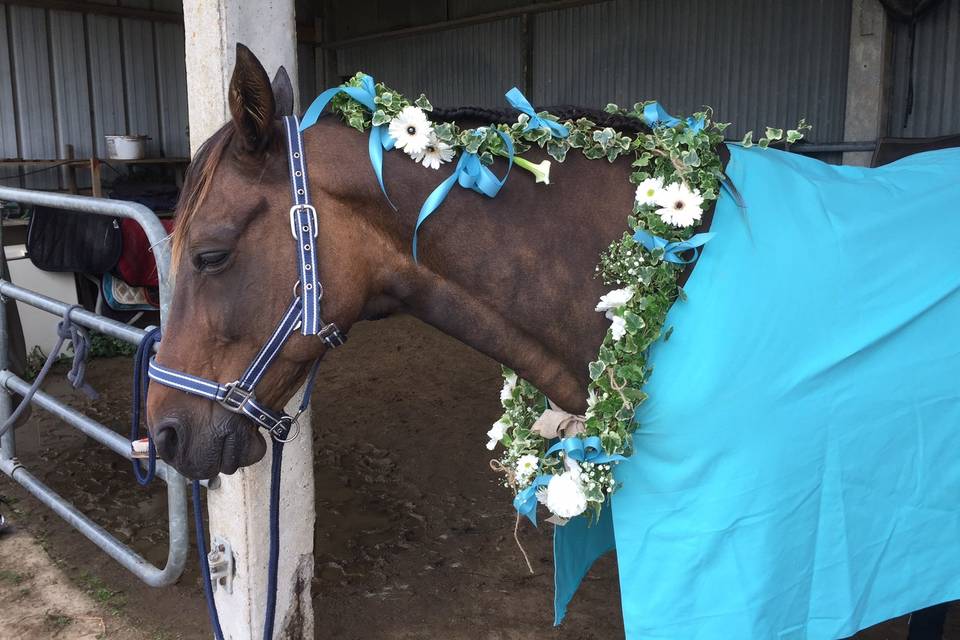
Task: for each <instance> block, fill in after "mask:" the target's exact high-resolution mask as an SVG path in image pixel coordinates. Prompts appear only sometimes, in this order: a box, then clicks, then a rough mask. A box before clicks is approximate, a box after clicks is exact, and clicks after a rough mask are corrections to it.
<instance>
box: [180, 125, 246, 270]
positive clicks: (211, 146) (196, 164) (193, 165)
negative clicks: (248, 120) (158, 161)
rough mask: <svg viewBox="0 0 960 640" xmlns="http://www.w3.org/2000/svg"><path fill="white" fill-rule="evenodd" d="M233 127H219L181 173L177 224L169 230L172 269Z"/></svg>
mask: <svg viewBox="0 0 960 640" xmlns="http://www.w3.org/2000/svg"><path fill="white" fill-rule="evenodd" d="M234 131H235V128H234V126H233V124H231V123H229V122H228V123H227V124H225V125H224V126H222V127H220V129H219V130H218V131H217V132H216V133H214V134H213V135H212V136H210V138H209V139H208V140H207V141H206V142H204V143H203V144H202V145H201V146H200V149H198V150H197V153H196V155H195V156H194V157H193V160H191V162H190V167H189V168H188V169H187V175H186V176H185V177H184V181H183V188H182V189H181V190H180V197H179V199H178V200H177V215H176V224H175V226H174V228H173V234H172V240H173V250H172V253H173V260H172V264H171V269H172V270H174V271H175V270H176V268H177V265H178V264H179V263H180V256H181V255H183V249H184V241H185V239H186V236H187V230H188V229H189V228H190V223H191V222H192V221H193V219H194V217H196V215H197V211H198V210H199V209H200V207H201V206H202V205H203V202H204V200H206V199H207V195H208V193H209V192H210V185H211V184H212V182H213V173H214V171H216V169H217V166H218V165H219V164H220V161H221V160H223V155H224V152H225V151H226V149H227V147H228V146H229V144H230V141H231V140H232V139H233V133H234Z"/></svg>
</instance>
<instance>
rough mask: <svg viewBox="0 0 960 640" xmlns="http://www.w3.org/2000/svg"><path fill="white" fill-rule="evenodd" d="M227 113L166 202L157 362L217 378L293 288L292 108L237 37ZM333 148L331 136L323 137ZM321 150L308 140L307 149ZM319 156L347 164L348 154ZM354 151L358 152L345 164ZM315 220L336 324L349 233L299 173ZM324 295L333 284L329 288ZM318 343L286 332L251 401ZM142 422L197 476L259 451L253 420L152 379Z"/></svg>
mask: <svg viewBox="0 0 960 640" xmlns="http://www.w3.org/2000/svg"><path fill="white" fill-rule="evenodd" d="M229 96H230V112H231V121H230V122H228V123H227V124H226V125H224V126H223V127H222V128H221V129H220V130H219V131H217V133H215V134H214V135H213V136H212V137H211V138H210V139H209V140H207V141H206V143H204V145H203V146H202V147H201V149H200V150H199V151H198V153H197V154H196V157H195V158H194V161H193V163H192V165H191V169H190V171H189V173H188V175H187V179H186V181H185V185H184V188H183V192H182V194H181V198H180V201H179V203H178V205H177V213H176V220H177V223H176V228H175V230H174V233H173V238H172V242H173V254H174V259H173V269H174V276H175V286H174V290H173V296H172V300H171V305H170V311H169V316H168V318H167V321H166V324H165V325H164V328H163V340H162V343H161V346H160V349H159V352H158V354H157V360H156V362H157V364H159V365H162V366H165V367H170V368H173V369H176V370H179V371H183V372H189V373H190V374H192V375H195V376H199V377H202V378H205V379H208V380H214V381H220V382H223V383H226V382H229V381H231V380H237V379H238V377H239V376H240V375H241V374H242V373H243V371H244V370H245V369H246V367H247V365H248V364H249V363H250V362H251V360H252V359H253V358H254V357H255V355H256V354H257V352H258V350H259V349H260V347H261V346H262V345H263V344H264V342H265V341H266V340H267V339H268V338H269V336H270V335H271V333H272V332H273V330H274V327H275V326H276V324H277V322H278V321H279V320H280V318H281V316H283V314H284V311H285V309H286V308H287V307H288V306H289V305H290V301H291V299H292V298H293V297H294V296H295V295H296V293H295V284H296V283H297V282H298V272H297V257H296V251H297V249H296V246H295V244H296V243H295V242H294V241H293V240H292V239H291V235H290V234H291V222H290V213H289V212H290V207H291V195H290V194H291V190H290V177H289V171H288V159H287V153H286V139H285V134H284V131H283V125H282V122H281V119H280V117H281V116H282V115H287V114H289V113H290V112H291V111H292V107H293V104H292V102H293V101H292V91H291V88H290V81H289V78H288V77H287V75H286V72H285V71H282V70H281V72H280V73H278V74H277V78H276V79H275V81H274V86H273V87H271V83H270V80H269V77H268V76H267V74H266V72H265V70H264V68H263V66H262V65H261V64H260V62H259V61H258V60H257V59H256V57H255V56H254V55H253V54H252V53H251V52H250V51H249V50H248V49H247V48H245V47H243V46H242V45H238V46H237V61H236V66H235V69H234V72H233V76H232V79H231V82H230V93H229ZM330 142H331V144H334V145H335V142H336V141H335V140H333V141H330ZM320 155H323V151H322V150H320V149H316V148H313V147H310V148H308V150H307V156H308V157H313V156H320ZM339 160H340V162H339V163H335V162H321V163H319V164H320V165H321V166H331V167H334V169H333V170H334V171H339V172H347V173H349V172H350V171H351V170H352V168H351V166H350V165H351V162H352V158H351V157H350V156H349V154H341V157H340V158H339ZM359 160H360V157H359V156H358V160H357V162H359ZM310 178H311V182H310V187H311V192H312V194H313V196H314V197H313V202H314V204H315V205H316V208H317V210H318V212H320V215H318V216H317V218H318V224H319V229H318V243H317V244H318V245H319V244H320V242H319V240H322V242H323V247H319V246H318V247H317V249H318V250H317V256H318V257H317V273H318V276H319V279H320V282H322V284H323V285H324V287H325V288H326V292H327V295H326V296H324V298H323V304H322V313H323V317H324V319H325V320H326V321H334V322H337V323H338V325H339V326H340V327H342V328H343V329H344V330H346V329H347V328H349V326H350V325H351V324H352V323H353V322H354V321H355V319H356V318H357V317H358V316H359V314H360V311H361V310H362V306H363V302H364V299H365V298H366V294H367V291H366V287H364V286H363V285H361V284H360V280H362V279H364V278H365V276H366V274H367V272H368V271H367V268H366V265H367V262H366V260H365V259H364V257H363V256H362V255H361V253H362V251H361V250H360V249H358V247H361V246H362V243H357V242H355V241H352V240H353V237H355V236H356V235H357V234H358V233H360V230H358V228H357V224H356V223H355V222H354V221H352V220H350V219H347V217H346V216H345V215H344V209H343V207H340V206H337V203H338V200H336V199H335V198H333V197H331V196H330V195H329V193H327V192H325V191H324V188H323V185H324V183H325V182H334V183H335V182H338V180H337V179H336V177H335V176H332V175H330V174H328V175H322V174H321V173H320V171H319V170H317V171H314V172H312V174H311V175H310ZM332 292H336V293H335V294H332ZM325 349H326V347H325V345H324V344H323V342H322V341H321V340H319V339H317V338H316V337H314V336H303V335H300V333H299V331H297V332H294V333H293V335H292V336H291V337H290V339H289V340H287V342H286V344H285V345H284V348H283V350H282V351H281V352H280V354H279V357H278V358H277V360H276V361H275V362H274V363H273V364H272V365H271V366H270V367H269V370H268V371H267V372H266V374H265V377H264V378H263V379H262V380H261V381H260V382H258V384H257V385H256V397H257V400H258V401H259V402H261V403H262V404H264V405H266V406H269V407H274V408H277V409H279V408H281V407H283V406H284V404H285V403H286V402H287V401H288V400H289V398H290V396H292V394H293V392H294V391H295V390H296V389H297V388H298V386H299V384H300V383H301V382H302V381H303V379H304V378H305V376H306V373H307V371H308V369H309V367H310V364H311V363H312V362H314V361H316V360H317V359H318V358H320V357H322V355H323V353H324V351H325ZM148 423H149V426H150V433H151V435H152V437H153V439H154V442H155V444H156V448H157V452H158V454H159V455H160V456H161V457H162V458H163V459H164V460H166V461H167V462H169V463H171V464H172V465H173V466H174V467H176V468H177V469H178V470H180V471H181V472H183V473H184V474H186V475H188V476H190V477H194V478H209V477H213V476H215V475H216V474H217V473H219V472H225V473H233V472H234V471H236V469H238V468H239V467H241V466H245V465H249V464H252V463H254V462H256V461H257V460H259V459H260V458H261V457H262V456H263V455H264V453H265V451H266V443H265V440H264V438H263V436H262V435H261V434H259V433H258V429H257V428H256V426H255V425H254V423H253V422H252V421H251V420H250V419H248V418H247V417H244V416H243V415H241V414H238V413H234V412H231V411H228V410H227V409H225V408H224V407H223V406H222V405H221V404H218V403H217V402H212V401H210V400H208V399H204V398H202V397H197V396H193V395H188V394H187V393H183V392H182V391H179V390H177V389H173V388H169V387H166V386H161V385H158V384H154V385H152V386H151V390H150V395H149V403H148Z"/></svg>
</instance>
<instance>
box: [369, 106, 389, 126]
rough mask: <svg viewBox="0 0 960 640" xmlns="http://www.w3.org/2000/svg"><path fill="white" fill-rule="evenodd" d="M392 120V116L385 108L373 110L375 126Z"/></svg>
mask: <svg viewBox="0 0 960 640" xmlns="http://www.w3.org/2000/svg"><path fill="white" fill-rule="evenodd" d="M388 122H390V116H388V115H387V113H386V112H385V111H384V110H383V109H377V110H376V111H374V112H373V126H375V127H379V126H380V125H382V124H387V123H388Z"/></svg>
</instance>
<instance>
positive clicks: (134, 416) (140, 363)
mask: <svg viewBox="0 0 960 640" xmlns="http://www.w3.org/2000/svg"><path fill="white" fill-rule="evenodd" d="M158 342H160V328H159V327H154V328H153V329H151V330H149V331H148V332H147V334H146V335H145V336H143V339H142V340H141V341H140V344H138V345H137V353H136V355H135V356H134V357H133V411H132V412H131V415H130V442H136V441H137V440H139V439H140V422H141V420H140V414H141V413H142V412H143V408H144V407H146V406H147V391H148V390H149V388H150V377H149V376H148V375H147V369H148V368H149V366H150V357H151V355H152V354H153V347H154V345H156V344H157V343H158ZM147 446H148V448H149V456H148V458H147V472H146V473H144V472H143V470H142V469H141V468H140V461H139V460H137V459H134V460H131V462H132V463H133V475H134V476H136V478H137V482H138V483H139V484H140V486H146V485H148V484H150V483H151V482H153V477H154V475H156V472H157V449H156V447H155V446H154V444H153V438H152V437H150V434H149V433H148V434H147Z"/></svg>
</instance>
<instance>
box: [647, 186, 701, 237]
mask: <svg viewBox="0 0 960 640" xmlns="http://www.w3.org/2000/svg"><path fill="white" fill-rule="evenodd" d="M656 204H657V206H658V207H660V208H659V209H657V215H658V216H660V219H661V220H663V221H664V222H666V223H667V224H672V225H673V226H675V227H689V226H690V225H692V224H693V223H694V222H697V221H698V220H699V219H700V216H702V215H703V196H701V195H700V192H699V191H696V190H694V191H691V190H690V187H688V186H687V185H685V184H683V183H682V182H674V183H673V184H668V185H667V186H666V187H664V189H663V191H661V192H660V193H659V194H658V195H657V200H656Z"/></svg>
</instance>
